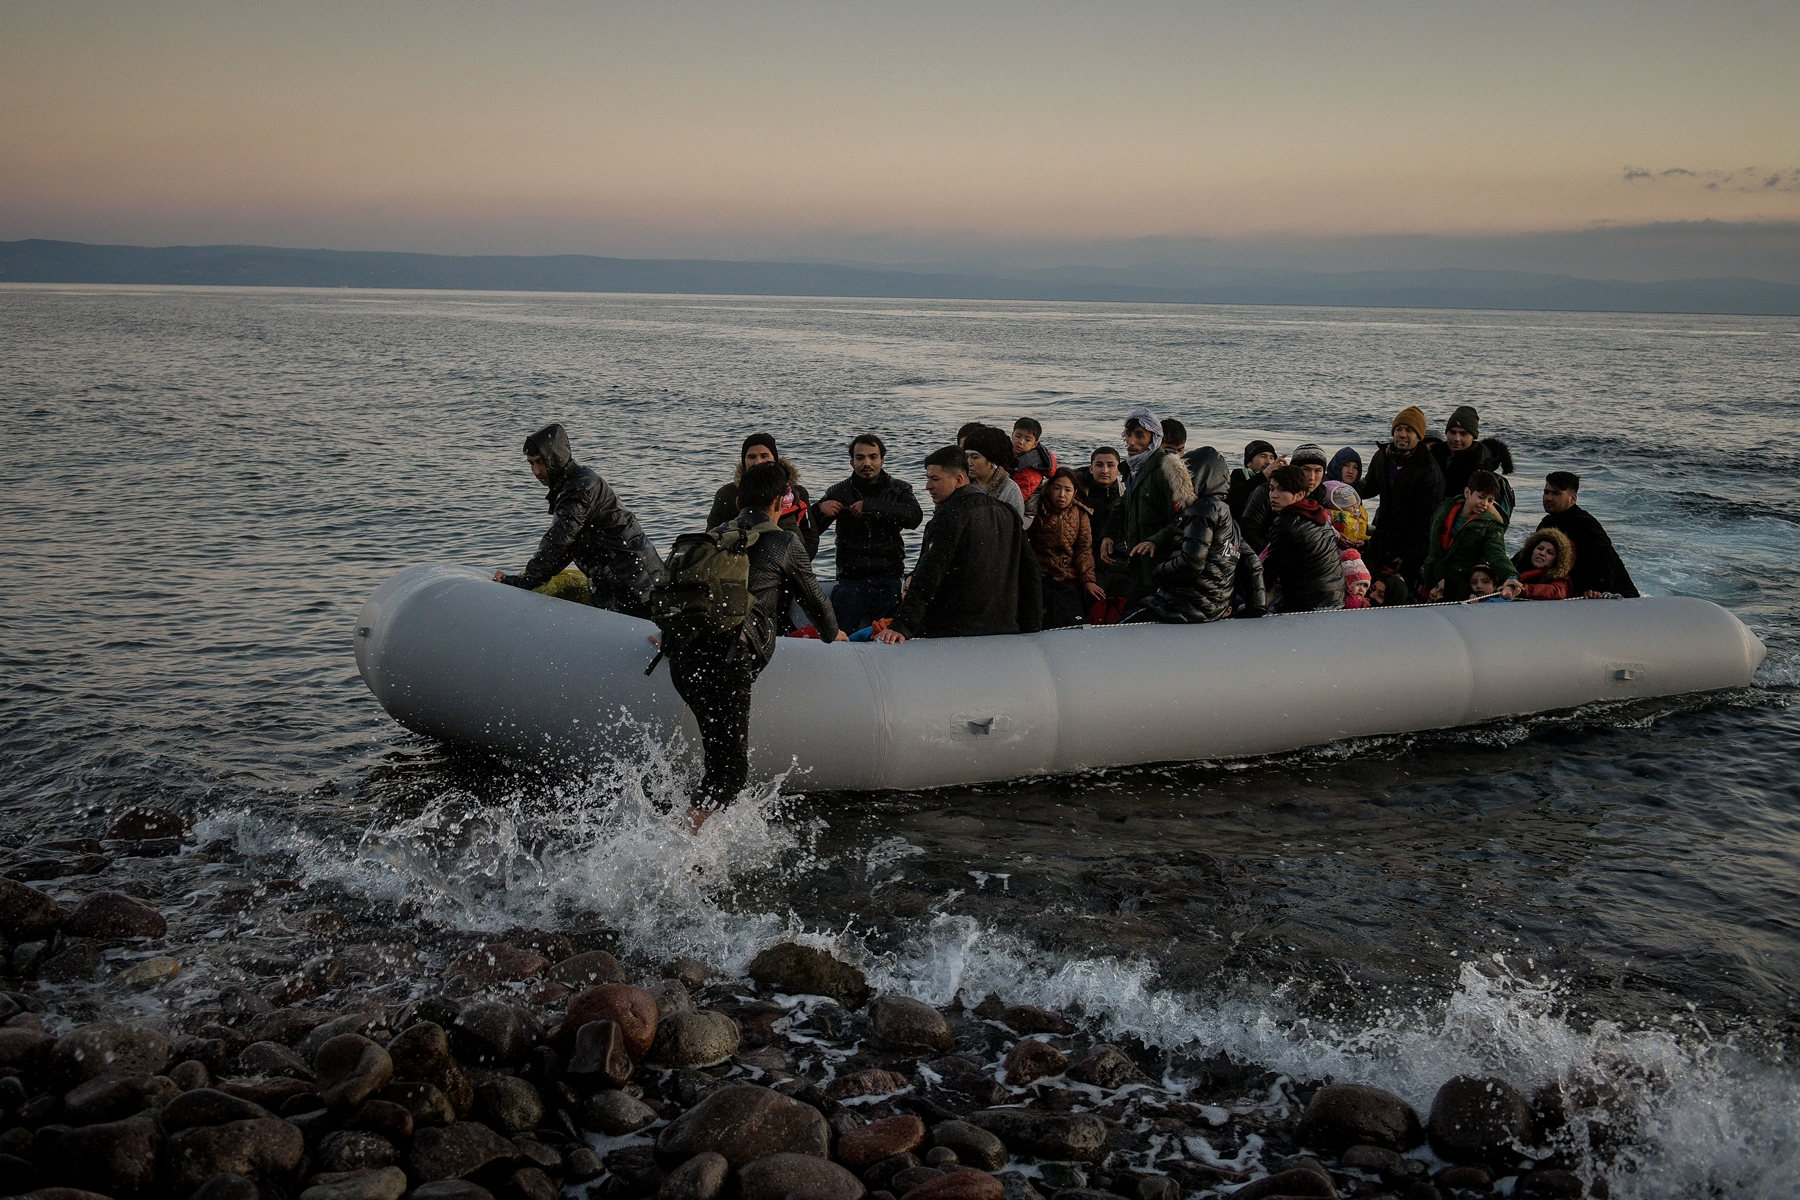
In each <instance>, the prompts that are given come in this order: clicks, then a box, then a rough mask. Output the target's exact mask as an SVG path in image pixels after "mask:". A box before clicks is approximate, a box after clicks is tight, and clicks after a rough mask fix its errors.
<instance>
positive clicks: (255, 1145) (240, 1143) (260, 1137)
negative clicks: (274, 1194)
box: [168, 1117, 306, 1193]
mask: <svg viewBox="0 0 1800 1200" xmlns="http://www.w3.org/2000/svg"><path fill="white" fill-rule="evenodd" d="M305 1152H306V1141H305V1138H304V1137H302V1135H301V1133H300V1131H299V1130H298V1129H296V1128H295V1127H294V1126H292V1125H290V1124H289V1123H288V1122H286V1121H283V1120H281V1119H280V1118H278V1117H263V1118H259V1119H256V1120H250V1121H232V1122H229V1123H227V1124H224V1125H204V1126H196V1127H194V1128H191V1129H184V1130H182V1131H181V1132H180V1133H174V1134H170V1135H169V1140H168V1160H169V1168H170V1176H171V1178H170V1182H171V1183H172V1184H173V1186H174V1190H175V1191H176V1192H178V1193H179V1192H189V1191H192V1190H194V1189H195V1188H198V1187H199V1186H200V1185H201V1184H203V1183H205V1182H206V1181H207V1180H209V1179H211V1178H212V1177H213V1176H215V1175H223V1174H232V1175H241V1176H243V1177H244V1178H245V1179H248V1180H250V1181H251V1182H252V1183H262V1182H264V1181H266V1180H267V1181H272V1180H274V1179H275V1178H276V1177H277V1176H281V1175H285V1174H287V1173H288V1172H289V1171H292V1170H293V1169H294V1168H295V1167H296V1166H298V1165H299V1163H300V1156H301V1155H302V1154H304V1153H305Z"/></svg>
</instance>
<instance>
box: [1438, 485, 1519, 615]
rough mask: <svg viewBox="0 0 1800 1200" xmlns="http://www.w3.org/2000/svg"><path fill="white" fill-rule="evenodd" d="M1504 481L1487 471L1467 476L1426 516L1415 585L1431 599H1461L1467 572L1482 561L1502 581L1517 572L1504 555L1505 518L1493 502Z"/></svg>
mask: <svg viewBox="0 0 1800 1200" xmlns="http://www.w3.org/2000/svg"><path fill="white" fill-rule="evenodd" d="M1503 487H1504V485H1503V484H1502V483H1501V482H1500V477H1499V476H1497V475H1495V474H1494V473H1493V472H1491V471H1477V472H1475V473H1474V474H1473V475H1471V476H1469V483H1468V486H1467V487H1465V488H1464V489H1463V493H1462V495H1460V496H1457V497H1454V498H1446V499H1445V500H1444V501H1443V502H1442V503H1440V504H1439V505H1438V506H1437V511H1435V512H1433V513H1432V514H1431V524H1430V525H1429V527H1428V529H1427V532H1428V533H1429V535H1430V538H1431V541H1430V548H1429V549H1428V550H1427V551H1426V554H1425V563H1424V565H1423V566H1421V567H1420V568H1419V586H1420V587H1421V588H1428V589H1430V592H1429V595H1430V598H1431V599H1433V600H1466V599H1468V598H1469V595H1468V583H1467V581H1468V578H1469V572H1470V571H1471V570H1473V569H1474V567H1475V565H1476V564H1477V563H1486V564H1488V565H1489V566H1491V567H1493V568H1494V570H1495V571H1496V572H1498V573H1499V575H1500V577H1501V578H1502V579H1511V578H1512V577H1513V576H1514V575H1516V574H1518V572H1517V571H1516V570H1514V569H1513V565H1512V560H1511V559H1510V558H1508V557H1506V518H1505V517H1504V516H1503V515H1502V514H1501V511H1500V508H1499V503H1500V497H1501V495H1502V489H1503Z"/></svg>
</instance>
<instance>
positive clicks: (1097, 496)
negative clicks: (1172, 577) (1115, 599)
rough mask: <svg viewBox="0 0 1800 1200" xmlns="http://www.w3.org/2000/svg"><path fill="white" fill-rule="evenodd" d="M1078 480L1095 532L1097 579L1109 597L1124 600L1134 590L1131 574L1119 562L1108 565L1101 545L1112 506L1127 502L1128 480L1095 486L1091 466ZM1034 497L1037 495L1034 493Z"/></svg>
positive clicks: (1082, 470) (1079, 472)
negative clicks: (1108, 485) (1102, 557)
mask: <svg viewBox="0 0 1800 1200" xmlns="http://www.w3.org/2000/svg"><path fill="white" fill-rule="evenodd" d="M1075 478H1077V479H1079V480H1080V481H1081V496H1082V502H1083V503H1084V504H1086V505H1087V506H1088V509H1089V513H1088V528H1089V529H1090V530H1091V531H1092V542H1093V545H1092V547H1091V548H1092V550H1093V552H1094V577H1095V579H1096V580H1097V581H1098V582H1099V584H1100V586H1101V587H1103V588H1105V589H1106V594H1107V595H1109V596H1123V595H1125V594H1126V593H1127V592H1129V591H1130V590H1131V571H1130V569H1129V568H1128V567H1127V566H1126V564H1125V563H1123V562H1120V561H1117V560H1115V561H1113V562H1110V563H1109V562H1105V561H1103V560H1102V559H1101V557H1100V542H1101V540H1102V539H1103V538H1104V537H1105V536H1106V523H1107V521H1109V520H1110V519H1111V518H1112V510H1113V506H1114V505H1116V504H1118V503H1119V501H1121V500H1123V499H1124V498H1125V478H1124V476H1120V477H1119V478H1118V479H1115V480H1113V484H1112V486H1111V487H1101V486H1100V485H1099V484H1098V483H1095V482H1094V471H1093V468H1092V467H1091V466H1088V467H1077V468H1076V469H1075ZM1032 495H1033V496H1034V497H1035V496H1036V495H1037V493H1035V492H1033V493H1032Z"/></svg>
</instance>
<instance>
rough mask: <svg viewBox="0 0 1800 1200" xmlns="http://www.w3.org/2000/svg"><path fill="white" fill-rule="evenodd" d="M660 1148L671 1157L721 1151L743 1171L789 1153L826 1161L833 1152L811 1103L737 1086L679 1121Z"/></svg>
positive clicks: (663, 1136)
mask: <svg viewBox="0 0 1800 1200" xmlns="http://www.w3.org/2000/svg"><path fill="white" fill-rule="evenodd" d="M656 1145H657V1149H658V1150H659V1151H660V1152H661V1153H662V1154H664V1155H666V1156H668V1157H670V1158H687V1157H689V1156H691V1155H694V1154H698V1153H699V1152H700V1151H702V1150H712V1151H716V1152H717V1153H719V1154H722V1155H724V1156H725V1158H726V1159H727V1160H728V1161H729V1162H730V1163H731V1164H732V1166H733V1167H741V1166H742V1165H743V1164H744V1163H747V1162H753V1161H755V1160H756V1159H758V1158H762V1157H764V1156H765V1155H769V1154H778V1153H782V1152H784V1151H785V1152H791V1153H797V1154H811V1155H814V1156H815V1157H818V1158H824V1157H826V1156H827V1155H828V1154H829V1152H830V1149H831V1130H830V1128H829V1127H828V1126H827V1125H826V1124H825V1118H824V1117H823V1116H822V1115H821V1114H820V1113H819V1110H818V1109H816V1108H814V1107H812V1106H811V1105H809V1104H805V1103H802V1102H801V1101H799V1100H795V1099H792V1098H791V1097H788V1096H783V1095H781V1094H780V1093H779V1092H775V1091H771V1090H769V1089H767V1088H760V1087H752V1086H748V1085H743V1084H734V1085H730V1086H727V1087H722V1088H720V1089H719V1090H718V1091H716V1092H713V1093H712V1094H711V1095H709V1096H707V1097H706V1098H705V1099H703V1100H701V1101H700V1102H699V1103H698V1104H696V1105H695V1106H694V1107H693V1108H691V1109H689V1110H688V1111H687V1112H685V1113H683V1114H682V1115H681V1116H680V1117H677V1118H676V1119H675V1120H674V1121H673V1122H671V1123H670V1124H669V1126H668V1127H667V1128H665V1129H664V1130H663V1131H662V1133H661V1134H660V1135H659V1136H658V1138H657V1142H656Z"/></svg>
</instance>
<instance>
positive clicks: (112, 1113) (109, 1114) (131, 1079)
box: [62, 1075, 153, 1125]
mask: <svg viewBox="0 0 1800 1200" xmlns="http://www.w3.org/2000/svg"><path fill="white" fill-rule="evenodd" d="M152 1078H153V1077H152V1076H149V1075H101V1076H99V1077H97V1078H94V1079H90V1080H88V1081H87V1082H86V1083H84V1084H81V1085H79V1086H77V1087H74V1088H71V1089H70V1090H69V1093H68V1094H67V1095H66V1096H64V1097H63V1108H62V1123H63V1124H64V1125H98V1124H101V1123H102V1122H106V1121H123V1120H124V1119H125V1118H126V1117H129V1116H134V1115H136V1114H137V1113H139V1112H141V1111H143V1108H144V1089H145V1087H146V1086H148V1084H149V1083H150V1080H151V1079H152Z"/></svg>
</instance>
